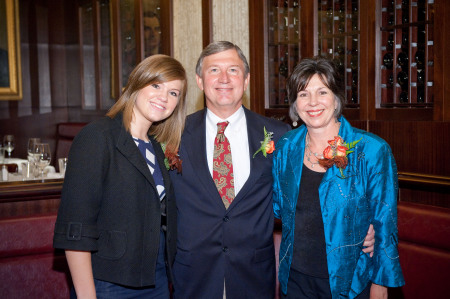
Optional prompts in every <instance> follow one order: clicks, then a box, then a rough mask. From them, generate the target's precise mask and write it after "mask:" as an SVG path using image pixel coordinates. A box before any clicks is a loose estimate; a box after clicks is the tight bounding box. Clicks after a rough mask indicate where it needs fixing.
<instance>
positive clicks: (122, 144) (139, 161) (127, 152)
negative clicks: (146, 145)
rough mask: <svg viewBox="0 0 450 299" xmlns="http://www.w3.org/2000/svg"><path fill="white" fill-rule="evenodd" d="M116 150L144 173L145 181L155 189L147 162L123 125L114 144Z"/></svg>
mask: <svg viewBox="0 0 450 299" xmlns="http://www.w3.org/2000/svg"><path fill="white" fill-rule="evenodd" d="M116 147H117V150H118V151H119V152H121V153H122V154H123V155H124V157H125V158H126V159H128V161H130V163H131V164H133V165H134V167H136V169H137V170H138V171H139V172H140V173H142V175H144V177H145V178H146V179H147V181H148V182H149V183H150V184H151V185H152V186H153V188H154V189H155V190H156V185H155V181H154V180H153V176H152V174H151V173H150V170H149V169H148V166H147V162H146V161H145V159H144V157H142V154H141V153H140V152H139V149H138V147H137V146H136V144H135V143H134V140H133V138H132V137H131V136H130V134H129V133H128V132H127V131H125V129H124V128H123V126H121V130H120V134H119V138H118V141H117V144H116Z"/></svg>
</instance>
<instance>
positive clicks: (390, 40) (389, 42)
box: [386, 33, 394, 51]
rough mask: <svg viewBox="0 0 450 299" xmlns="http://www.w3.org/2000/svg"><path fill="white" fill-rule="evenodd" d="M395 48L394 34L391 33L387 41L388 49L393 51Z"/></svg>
mask: <svg viewBox="0 0 450 299" xmlns="http://www.w3.org/2000/svg"><path fill="white" fill-rule="evenodd" d="M393 49H394V35H393V34H392V33H389V37H388V40H387V43H386V50H388V51H392V50H393Z"/></svg>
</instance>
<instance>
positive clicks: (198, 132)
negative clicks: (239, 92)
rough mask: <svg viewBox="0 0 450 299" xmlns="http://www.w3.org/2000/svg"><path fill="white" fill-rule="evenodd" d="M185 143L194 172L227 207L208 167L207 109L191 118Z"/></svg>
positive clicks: (208, 189)
mask: <svg viewBox="0 0 450 299" xmlns="http://www.w3.org/2000/svg"><path fill="white" fill-rule="evenodd" d="M183 144H184V145H185V147H184V149H185V151H186V153H187V155H188V160H189V161H190V162H191V165H192V170H193V174H194V175H196V176H197V177H198V181H199V182H200V183H201V184H202V185H203V187H204V189H205V190H206V192H208V193H209V197H210V198H213V200H214V201H215V202H217V204H218V205H220V206H221V207H222V208H223V209H225V206H224V205H223V203H222V200H221V198H220V195H219V192H218V191H217V188H216V185H215V184H214V180H213V178H212V177H211V173H210V172H209V167H208V161H207V156H206V109H204V110H203V113H200V114H198V115H196V118H193V119H192V120H191V123H190V125H189V127H188V128H186V130H185V131H184V133H183ZM181 158H183V157H181Z"/></svg>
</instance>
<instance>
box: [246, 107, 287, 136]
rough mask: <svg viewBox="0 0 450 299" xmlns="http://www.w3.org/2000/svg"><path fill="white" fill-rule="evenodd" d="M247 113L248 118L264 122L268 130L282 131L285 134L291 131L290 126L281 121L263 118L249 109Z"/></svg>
mask: <svg viewBox="0 0 450 299" xmlns="http://www.w3.org/2000/svg"><path fill="white" fill-rule="evenodd" d="M245 112H246V113H247V116H248V118H250V119H254V120H257V121H260V122H262V123H263V124H264V126H266V129H269V128H271V130H281V131H283V132H287V131H288V130H290V126H289V125H288V124H286V123H284V122H282V121H280V120H277V119H274V118H270V117H267V116H263V115H261V114H258V113H256V112H253V111H251V110H248V109H245Z"/></svg>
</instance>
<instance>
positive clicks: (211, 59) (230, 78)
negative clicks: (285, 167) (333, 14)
mask: <svg viewBox="0 0 450 299" xmlns="http://www.w3.org/2000/svg"><path fill="white" fill-rule="evenodd" d="M196 73H197V76H196V78H197V85H198V86H199V88H200V89H201V90H203V91H204V93H205V97H206V108H205V109H203V110H201V111H198V112H196V113H194V114H191V115H190V116H188V118H187V120H186V125H185V129H184V133H183V136H182V139H181V145H180V150H179V155H180V157H181V160H182V161H183V162H182V173H177V172H175V171H171V179H172V183H173V184H174V189H175V195H176V202H177V209H178V239H177V254H176V257H175V262H174V266H173V273H174V283H173V287H174V298H175V299H193V298H195V299H219V298H227V299H243V298H252V299H253V298H258V299H266V298H267V299H273V298H274V296H275V282H276V277H275V250H274V244H273V223H274V216H273V208H272V183H273V178H272V159H273V157H272V154H271V153H270V152H271V151H267V152H266V151H265V150H260V148H261V143H262V141H263V140H265V138H266V137H267V136H268V135H270V138H267V139H266V141H268V139H271V140H272V141H274V143H275V144H276V142H277V141H278V139H280V137H281V136H283V135H284V134H285V133H286V132H287V131H288V130H290V127H289V125H287V124H284V123H282V122H280V121H277V120H274V119H270V118H266V117H264V116H261V115H259V114H256V113H254V112H252V111H250V110H248V109H246V108H245V107H244V106H243V105H242V98H243V96H244V92H245V90H246V89H247V86H248V82H249V79H250V74H249V73H250V68H249V65H248V62H247V59H246V58H245V56H244V54H243V53H242V51H241V49H240V48H239V47H238V46H236V45H235V44H233V43H230V42H227V41H219V42H213V43H211V44H210V45H208V46H207V47H206V48H205V49H204V50H203V52H202V53H201V54H200V57H199V59H198V61H197V66H196ZM254 88H258V87H257V86H255V87H254ZM260 88H261V87H260ZM221 128H222V130H223V128H225V130H224V131H221V130H220V129H221ZM255 153H256V154H255ZM366 239H367V240H368V241H367V242H365V243H364V245H365V246H372V245H373V242H374V235H373V233H372V234H371V235H370V238H367V237H366ZM369 239H370V240H369ZM371 251H373V246H372V247H371V248H368V249H367V248H366V249H364V252H366V253H367V252H371ZM281 258H282V257H281Z"/></svg>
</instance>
